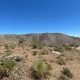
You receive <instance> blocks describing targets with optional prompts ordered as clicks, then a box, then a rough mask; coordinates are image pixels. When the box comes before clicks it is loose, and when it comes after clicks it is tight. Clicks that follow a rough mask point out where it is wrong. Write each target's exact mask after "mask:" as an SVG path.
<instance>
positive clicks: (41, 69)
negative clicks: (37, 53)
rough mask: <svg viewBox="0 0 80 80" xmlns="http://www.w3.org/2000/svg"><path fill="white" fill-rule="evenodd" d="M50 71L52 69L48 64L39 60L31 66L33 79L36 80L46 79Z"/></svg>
mask: <svg viewBox="0 0 80 80" xmlns="http://www.w3.org/2000/svg"><path fill="white" fill-rule="evenodd" d="M50 69H51V67H50V65H49V64H48V63H45V62H44V61H42V60H38V61H36V62H34V63H33V65H32V66H31V71H32V77H33V78H35V79H41V78H43V77H46V75H47V74H48V73H49V70H50Z"/></svg>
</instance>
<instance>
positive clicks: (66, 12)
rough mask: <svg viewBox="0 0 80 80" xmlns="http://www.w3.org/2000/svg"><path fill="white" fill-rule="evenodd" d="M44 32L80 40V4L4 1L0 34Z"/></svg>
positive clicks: (60, 0)
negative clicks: (71, 36) (65, 35)
mask: <svg viewBox="0 0 80 80" xmlns="http://www.w3.org/2000/svg"><path fill="white" fill-rule="evenodd" d="M44 32H51V33H52V32H58V33H65V34H69V35H74V36H80V0H0V34H24V33H44Z"/></svg>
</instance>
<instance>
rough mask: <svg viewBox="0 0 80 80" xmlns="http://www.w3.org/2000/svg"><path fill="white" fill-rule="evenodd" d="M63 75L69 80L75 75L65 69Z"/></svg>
mask: <svg viewBox="0 0 80 80" xmlns="http://www.w3.org/2000/svg"><path fill="white" fill-rule="evenodd" d="M62 74H63V75H65V76H67V77H69V78H72V77H73V74H72V73H71V71H70V70H69V69H68V68H63V71H62Z"/></svg>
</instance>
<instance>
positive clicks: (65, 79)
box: [58, 74, 70, 80]
mask: <svg viewBox="0 0 80 80" xmlns="http://www.w3.org/2000/svg"><path fill="white" fill-rule="evenodd" d="M58 80H70V79H69V78H68V77H67V76H65V75H63V74H61V75H60V77H59V79H58Z"/></svg>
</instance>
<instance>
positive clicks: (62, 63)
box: [57, 58, 66, 65]
mask: <svg viewBox="0 0 80 80" xmlns="http://www.w3.org/2000/svg"><path fill="white" fill-rule="evenodd" d="M57 63H58V64H59V65H66V61H65V60H64V59H63V58H59V59H58V61H57Z"/></svg>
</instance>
